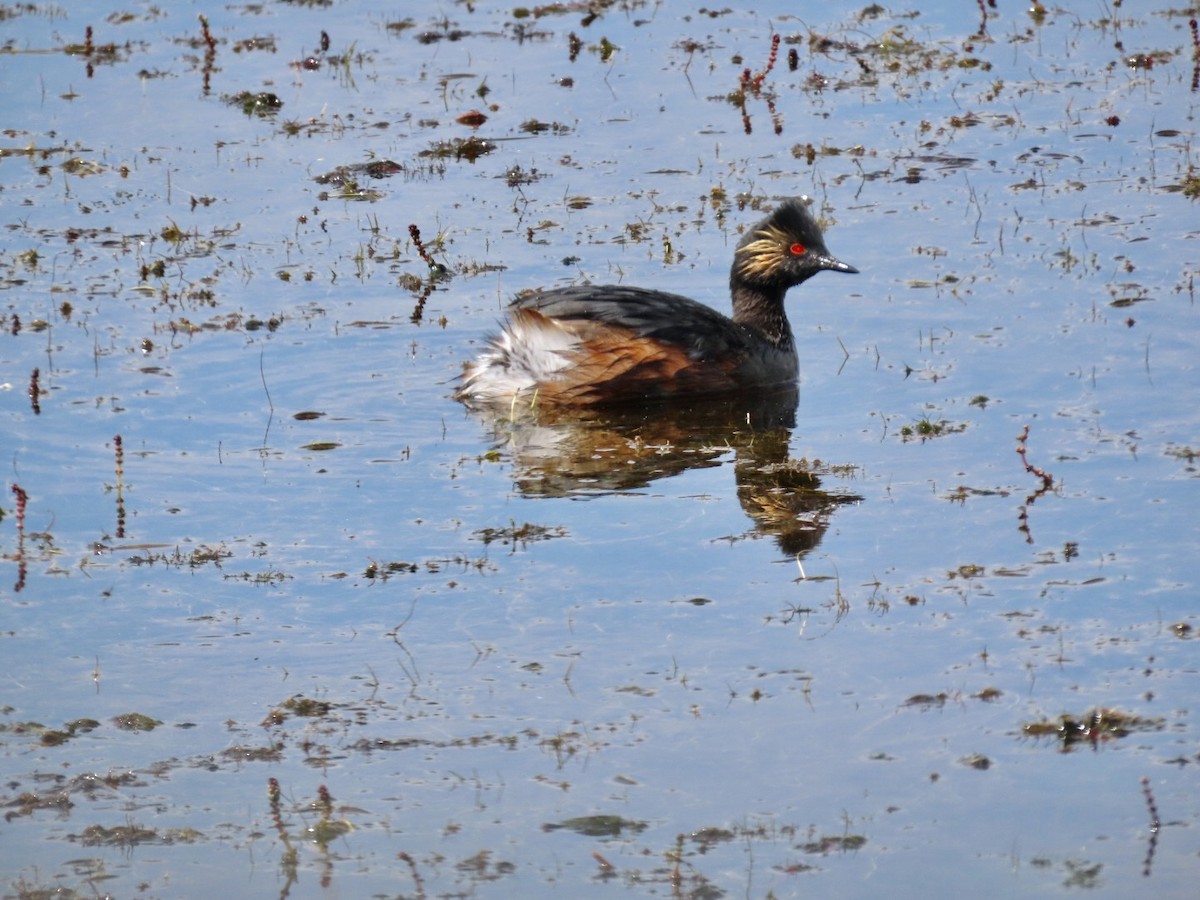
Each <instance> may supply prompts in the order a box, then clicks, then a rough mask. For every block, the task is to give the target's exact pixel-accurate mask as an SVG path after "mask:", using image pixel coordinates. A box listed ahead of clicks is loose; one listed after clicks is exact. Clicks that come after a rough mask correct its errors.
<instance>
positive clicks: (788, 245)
mask: <svg viewBox="0 0 1200 900" xmlns="http://www.w3.org/2000/svg"><path fill="white" fill-rule="evenodd" d="M806 199H807V198H804V197H798V198H794V199H790V200H787V201H785V202H784V203H782V204H781V205H780V206H779V208H778V209H776V210H775V211H774V212H773V213H771V214H770V215H769V216H767V217H766V218H765V219H763V220H762V221H761V222H759V223H758V224H757V225H755V226H754V227H753V228H752V229H750V231H749V232H748V233H747V234H746V236H745V237H743V238H742V240H741V241H740V242H739V243H738V245H737V248H736V249H735V250H734V252H733V268H732V270H731V271H730V273H729V290H730V294H731V295H732V298H733V318H732V319H730V318H728V317H726V316H724V315H722V314H721V313H719V312H717V311H716V310H714V309H712V308H710V307H708V306H705V305H704V304H702V303H698V302H697V301H695V300H690V299H688V298H687V297H681V296H679V295H678V294H668V293H665V292H663V291H652V290H647V289H646V288H637V287H625V286H623V285H603V286H597V285H581V286H578V287H568V288H558V289H555V290H549V291H541V292H537V293H533V294H530V295H528V296H525V297H520V298H518V299H517V300H514V301H513V302H512V304H511V305H510V306H509V315H508V320H507V321H506V322H505V323H504V325H503V328H502V330H501V332H500V333H499V334H498V335H495V336H493V337H491V338H490V339H489V341H488V344H489V346H488V349H487V350H486V351H485V352H484V353H483V354H482V355H481V356H480V357H479V358H478V359H477V360H475V361H474V362H470V363H468V364H467V365H466V366H465V370H464V372H463V376H462V382H461V384H460V386H459V388H458V390H457V392H456V394H455V396H456V397H457V398H458V399H459V400H462V401H463V402H465V403H467V404H469V405H478V404H499V403H504V404H514V403H516V402H518V401H523V400H528V401H529V402H531V403H534V404H549V405H552V406H555V407H562V406H592V405H596V404H604V403H628V402H635V401H642V400H655V399H667V398H671V397H677V396H685V395H695V394H714V393H725V392H730V391H737V390H741V389H746V388H761V387H766V386H770V385H777V384H786V383H789V382H795V380H796V377H797V374H798V372H799V364H798V360H797V357H796V345H795V342H794V340H793V339H792V329H791V326H790V325H789V324H788V319H787V314H786V312H785V311H784V308H783V298H784V295H785V294H786V293H787V291H788V288H791V287H794V286H795V285H798V284H801V283H803V282H804V281H807V280H808V279H809V278H811V277H812V276H813V275H816V274H817V273H818V272H820V271H822V270H825V269H828V270H829V271H831V272H848V273H856V272H858V269H856V268H854V267H853V266H851V265H847V264H846V263H844V262H841V261H840V260H838V259H836V258H835V257H833V256H832V255H831V254H830V253H829V251H828V250H827V249H825V241H824V240H823V239H822V237H821V227H820V226H819V225H818V224H817V221H816V219H814V218H813V216H812V213H810V212H809V211H808V206H807V205H806Z"/></svg>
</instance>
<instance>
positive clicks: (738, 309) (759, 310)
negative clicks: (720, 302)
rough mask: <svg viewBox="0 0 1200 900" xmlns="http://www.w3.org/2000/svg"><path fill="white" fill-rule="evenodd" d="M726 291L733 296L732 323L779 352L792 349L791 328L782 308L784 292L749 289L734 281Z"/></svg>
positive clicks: (769, 289) (756, 287)
mask: <svg viewBox="0 0 1200 900" xmlns="http://www.w3.org/2000/svg"><path fill="white" fill-rule="evenodd" d="M730 291H731V292H732V294H733V321H735V322H737V323H738V324H739V325H744V326H746V327H747V328H752V329H754V330H755V331H757V332H758V333H759V334H760V335H761V336H762V337H763V339H764V340H766V341H767V342H768V343H769V344H771V345H772V346H775V347H778V348H779V349H781V350H782V349H786V348H787V347H790V346H791V345H792V327H791V325H790V324H788V319H787V313H786V312H785V311H784V308H783V297H784V295H785V294H786V293H787V288H775V287H771V288H763V287H759V286H757V285H755V286H753V287H751V286H750V285H748V284H746V283H745V282H738V281H734V282H733V283H732V284H731V285H730Z"/></svg>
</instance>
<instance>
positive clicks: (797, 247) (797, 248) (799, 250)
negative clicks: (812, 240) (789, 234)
mask: <svg viewBox="0 0 1200 900" xmlns="http://www.w3.org/2000/svg"><path fill="white" fill-rule="evenodd" d="M788 249H789V250H791V252H792V256H803V255H804V251H805V246H804V245H803V244H801V243H800V242H799V241H797V242H796V243H794V244H792V246H791V247H789V248H788Z"/></svg>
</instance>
